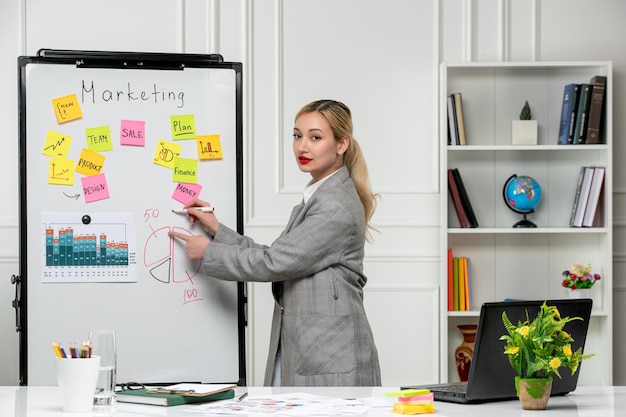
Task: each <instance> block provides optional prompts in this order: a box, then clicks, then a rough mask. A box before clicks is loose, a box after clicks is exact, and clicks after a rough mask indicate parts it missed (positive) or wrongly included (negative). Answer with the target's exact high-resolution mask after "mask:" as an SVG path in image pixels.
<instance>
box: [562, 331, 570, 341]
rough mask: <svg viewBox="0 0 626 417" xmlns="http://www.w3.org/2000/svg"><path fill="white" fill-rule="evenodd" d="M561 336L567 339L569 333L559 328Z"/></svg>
mask: <svg viewBox="0 0 626 417" xmlns="http://www.w3.org/2000/svg"><path fill="white" fill-rule="evenodd" d="M561 337H562V338H563V339H569V337H570V336H569V333H567V332H566V331H565V330H561Z"/></svg>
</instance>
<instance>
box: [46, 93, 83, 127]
mask: <svg viewBox="0 0 626 417" xmlns="http://www.w3.org/2000/svg"><path fill="white" fill-rule="evenodd" d="M52 107H54V115H55V116H56V117H57V122H59V123H65V122H70V121H72V120H76V119H80V118H81V117H83V111H82V110H81V109H80V105H79V104H78V99H77V98H76V94H70V95H67V96H63V97H58V98H55V99H53V100H52Z"/></svg>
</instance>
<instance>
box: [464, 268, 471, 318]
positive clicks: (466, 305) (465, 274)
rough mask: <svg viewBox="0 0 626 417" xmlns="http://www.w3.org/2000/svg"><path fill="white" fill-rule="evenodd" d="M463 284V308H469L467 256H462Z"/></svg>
mask: <svg viewBox="0 0 626 417" xmlns="http://www.w3.org/2000/svg"><path fill="white" fill-rule="evenodd" d="M463 286H464V287H465V292H464V294H465V310H466V311H469V310H471V308H470V282H469V258H467V257H463Z"/></svg>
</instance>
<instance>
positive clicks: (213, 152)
mask: <svg viewBox="0 0 626 417" xmlns="http://www.w3.org/2000/svg"><path fill="white" fill-rule="evenodd" d="M196 148H197V149H198V158H200V159H222V145H221V144H220V135H203V136H197V137H196Z"/></svg>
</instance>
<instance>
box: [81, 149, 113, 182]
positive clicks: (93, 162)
mask: <svg viewBox="0 0 626 417" xmlns="http://www.w3.org/2000/svg"><path fill="white" fill-rule="evenodd" d="M105 159H106V157H105V156H104V155H100V154H99V153H97V152H94V151H91V150H89V149H86V148H83V150H82V152H81V153H80V158H78V162H77V163H76V172H78V173H79V174H83V175H86V176H88V177H89V176H91V175H96V174H99V173H100V171H102V166H103V165H104V160H105Z"/></svg>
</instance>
